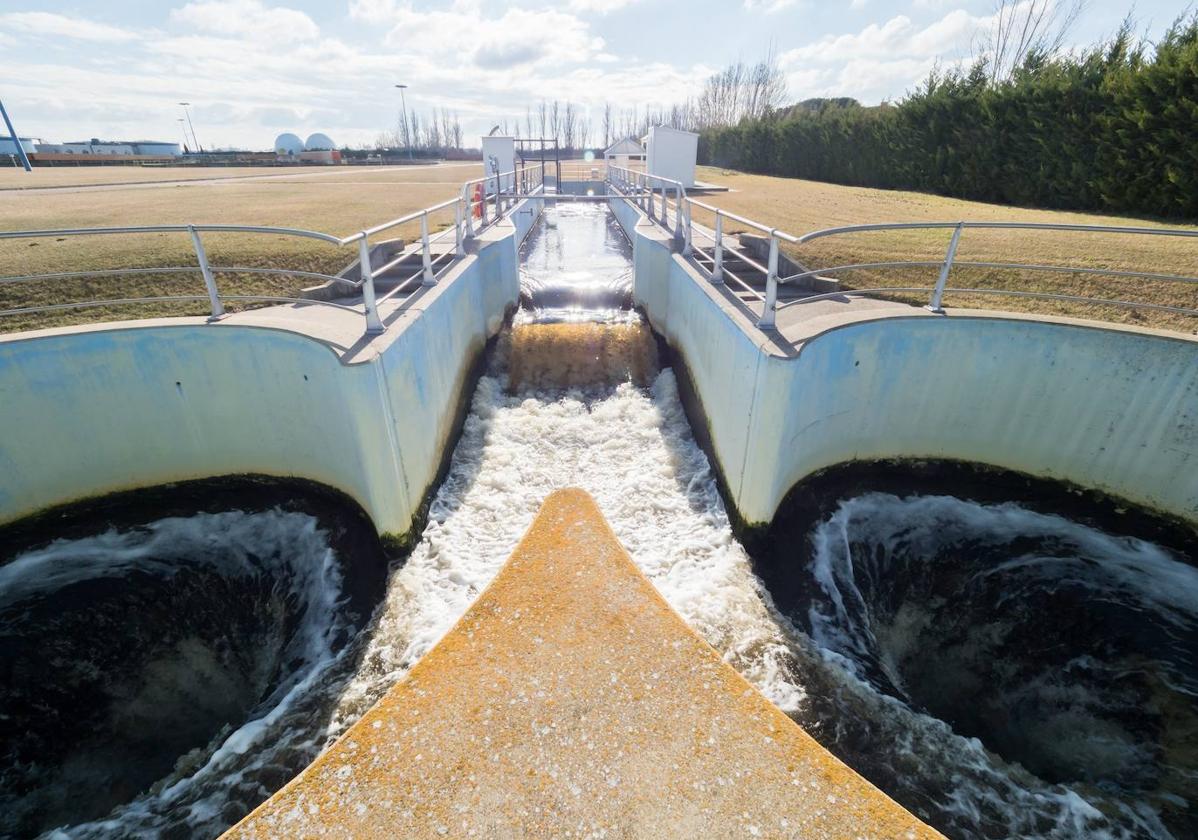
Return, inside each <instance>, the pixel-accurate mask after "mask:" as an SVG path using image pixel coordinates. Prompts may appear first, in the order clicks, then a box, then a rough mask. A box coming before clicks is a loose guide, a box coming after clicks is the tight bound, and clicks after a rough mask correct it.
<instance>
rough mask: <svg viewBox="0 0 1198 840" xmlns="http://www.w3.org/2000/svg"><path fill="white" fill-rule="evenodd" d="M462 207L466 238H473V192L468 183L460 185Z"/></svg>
mask: <svg viewBox="0 0 1198 840" xmlns="http://www.w3.org/2000/svg"><path fill="white" fill-rule="evenodd" d="M462 205H463V207H464V208H465V212H466V238H467V239H473V238H474V191H473V190H472V189H471V188H470V182H469V181H467V182H466V183H465V184H463V185H462Z"/></svg>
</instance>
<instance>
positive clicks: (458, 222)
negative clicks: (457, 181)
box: [453, 201, 469, 257]
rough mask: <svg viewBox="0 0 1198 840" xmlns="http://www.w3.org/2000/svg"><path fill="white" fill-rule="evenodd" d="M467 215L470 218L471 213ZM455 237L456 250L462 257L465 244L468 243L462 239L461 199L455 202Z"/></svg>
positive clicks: (454, 245)
mask: <svg viewBox="0 0 1198 840" xmlns="http://www.w3.org/2000/svg"><path fill="white" fill-rule="evenodd" d="M466 215H467V218H469V214H466ZM453 239H454V242H453V247H454V250H455V251H456V252H457V255H458V256H459V257H460V256H462V254H464V253H465V250H464V247H463V246H464V245H465V244H466V243H465V242H464V241H463V239H462V202H461V201H459V202H458V203H457V204H455V205H454V206H453Z"/></svg>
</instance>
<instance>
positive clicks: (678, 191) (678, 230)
mask: <svg viewBox="0 0 1198 840" xmlns="http://www.w3.org/2000/svg"><path fill="white" fill-rule="evenodd" d="M682 213H683V208H682V184H677V185H676V186H675V187H674V238H675V239H676V240H679V241H682V240H684V239H686V233H685V229H686V226H685V225H683V224H682Z"/></svg>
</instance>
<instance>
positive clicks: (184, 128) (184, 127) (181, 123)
mask: <svg viewBox="0 0 1198 840" xmlns="http://www.w3.org/2000/svg"><path fill="white" fill-rule="evenodd" d="M175 122H177V123H179V130H180V131H182V132H183V151H184V152H186V151H187V121H186V120H184V119H183V118H182V117H179V119H177V120H176V121H175Z"/></svg>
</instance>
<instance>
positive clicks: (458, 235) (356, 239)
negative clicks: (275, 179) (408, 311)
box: [0, 165, 544, 334]
mask: <svg viewBox="0 0 1198 840" xmlns="http://www.w3.org/2000/svg"><path fill="white" fill-rule="evenodd" d="M543 183H544V172H543V169H542V168H541V167H540V165H535V166H529V167H524V168H522V169H519V170H513V171H511V172H502V173H498V174H495V175H491V176H488V177H485V178H478V179H475V180H473V181H467V182H466V183H465V184H463V185H462V189H461V193H460V194H459V195H458V196H457V197H455V198H451V199H448V200H446V201H442V202H441V203H439V204H434V205H433V206H431V207H426V208H424V209H422V210H417V211H415V212H413V213H408V214H407V215H404V216H400V217H399V218H396V219H391V220H389V221H386V222H383V223H382V224H378V225H375V226H374V227H370V228H367V229H365V230H361V231H358V232H357V233H353V234H350V235H349V236H344V237H341V236H334V235H333V234H329V233H322V232H320V231H315V230H304V229H302V228H281V227H267V226H262V225H212V224H201V225H141V226H134V227H103V228H65V229H56V230H17V231H0V240H5V239H37V238H45V237H55V238H70V237H79V236H110V235H143V234H159V233H187V234H188V235H189V236H190V237H191V243H192V248H193V250H194V252H195V256H196V264H195V265H187V266H163V267H146V268H116V269H97V270H88V271H65V272H47V273H40V274H25V275H8V276H0V287H2V286H5V285H9V284H18V283H27V282H32V281H38V280H66V279H75V278H83V277H119V276H126V275H127V276H133V275H138V274H141V275H147V274H199V275H200V276H201V277H203V280H204V287H205V291H206V294H205V295H198V294H196V295H155V296H146V297H127V298H113V299H105V300H81V301H71V302H64V303H53V304H40V305H36V306H22V307H17V308H12V309H4V310H0V317H4V316H10V315H24V314H31V313H36V312H50V311H56V310H64V309H83V308H87V307H95V306H116V305H124V304H144V303H157V302H184V303H195V302H201V301H205V300H206V301H208V303H209V306H210V308H211V315H210V316H209V320H210V321H216V320H220V319H222V318H224V317H225V316H226V314H227V313H226V312H225V306H224V302H225V301H239V302H253V303H293V304H300V305H305V306H324V307H330V308H333V309H340V310H344V311H347V312H353V313H355V314H358V315H363V316H364V317H365V319H366V332H367V333H371V334H376V333H381V332H383V330H384V327H383V323H382V320H381V319H380V317H379V312H378V305H379V304H380V303H382V302H384V301H387V300H389V299H390V298H393V297H395V296H397V295H399V294H401V293H403V292H405V291H408V290H409V289H410V288H411V287H412V285H413V284H414V283H416V282H417V281H419V284H420V285H423V286H432V285H435V284H436V283H437V279H438V277H439V276H440V274H441V273H442V272H443V271H444V270H445V269H446V268H447V267H448V266H449V265H450V264H452V262H453V261H454V260H456V259H458V258H459V257H461V256H462V255H464V254H465V252H466V251H465V248H466V241H467V240H469V239H471V238H473V237H474V236H475V234H476V228H475V220H476V219H477V221H478V229H479V230H481V229H484V228H486V227H488V226H490V225H491V224H494V223H495V222H497V221H499V220H500V219H502V218H503V214H504V211H505V209H506V208H509V207H510V206H511V205H512V204H513V203H514V202H515V201H517V200H518V199H520V198H522V197H524V196H526V195H533V194H536V193H537V192H538V191H539V190H541V189H543ZM450 208H453V210H454V223H453V225H452V226H451V227H448V228H446V229H445V230H442V231H440V232H438V233H436V234H431V235H430V233H429V217H430V216H431V215H433V214H435V213H438V212H442V211H445V210H448V209H450ZM416 221H419V222H420V245H419V247H418V249H417V250H416V251H415V252H413V251H408V250H406V249H405V251H404V252H403V253H402V254H400V255H399V256H398V257H396V258H394V259H392V260H390V261H389V262H386V263H384V264H383V265H379V266H374V265H373V264H372V261H371V254H370V240H371V237H375V236H377V235H378V234H380V233H384V232H386V231H389V230H393V229H394V228H397V227H400V226H401V225H405V224H409V223H411V222H416ZM205 233H249V234H262V235H270V236H287V237H297V238H302V239H315V240H318V241H321V242H326V243H328V244H330V245H333V246H334V247H338V248H340V247H344V246H346V245H354V244H356V245H357V248H358V265H359V278H358V279H357V280H350V279H348V278H345V277H337V276H334V275H330V274H324V273H321V272H316V271H302V270H294V269H286V268H258V267H252V266H216V265H212V264H211V263H210V261H209V259H208V252H207V249H206V248H205V245H204V240H203V237H202V234H205ZM449 236H453V237H454V244H453V246H452V247H451V248H449V249H446V250H444V251H442V252H441V253H436V252H435V251H434V249H433V244H434V243H437V242H440V241H442V240H444V239H445V238H447V237H449ZM413 253H419V254H420V257H421V266H420V268H419V269H418V270H417V271H416V272H415V273H414V274H412V275H411V276H409V277H407V278H404V279H402V280H400V281H399V282H398V283H397V284H396V285H395V287H394V288H393V289H391V290H390V291H388V292H387V293H386V294H385V295H383V296H382V297H377V296H376V294H375V284H374V279H375V277H377V276H379V275H381V274H384V273H386V272H388V271H391V270H393V269H394V268H396V267H397V266H399V265H400V264H401V263H402V262H403V261H404V260H406V259H408V258H409V257H411V256H412V255H413ZM217 274H261V275H275V276H288V277H305V278H311V279H315V280H323V281H326V282H327V281H336V282H338V283H344V284H346V285H348V286H350V287H352V288H355V289H358V290H360V291H361V294H362V305H361V307H359V306H357V305H353V306H349V305H346V304H342V303H335V302H333V301H323V300H315V299H311V298H295V297H289V296H281V295H244V294H227V293H221V292H220V290H219V288H218V286H217V282H216V275H217Z"/></svg>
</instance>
